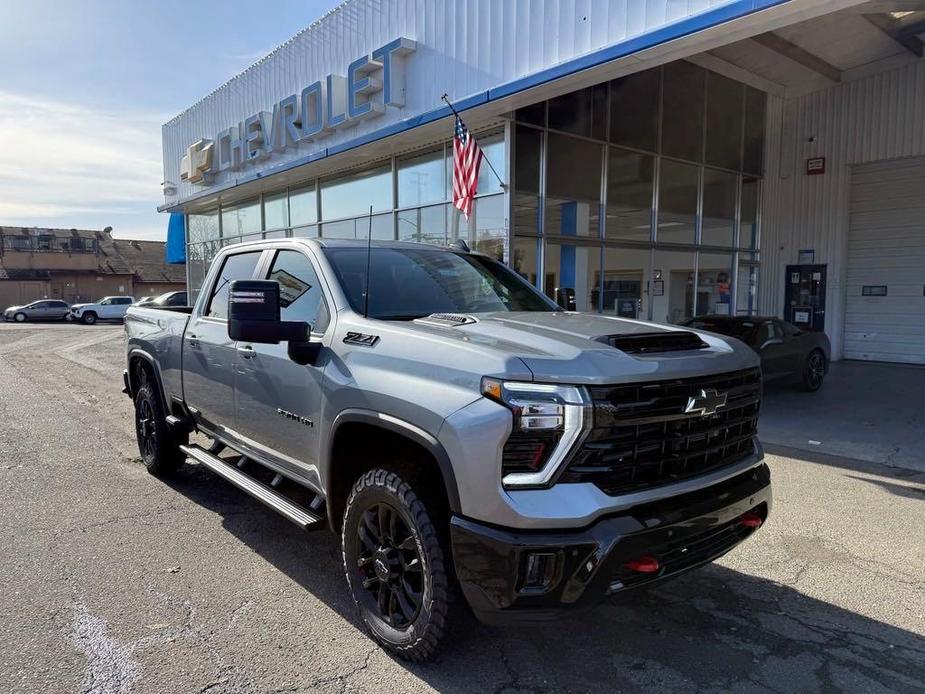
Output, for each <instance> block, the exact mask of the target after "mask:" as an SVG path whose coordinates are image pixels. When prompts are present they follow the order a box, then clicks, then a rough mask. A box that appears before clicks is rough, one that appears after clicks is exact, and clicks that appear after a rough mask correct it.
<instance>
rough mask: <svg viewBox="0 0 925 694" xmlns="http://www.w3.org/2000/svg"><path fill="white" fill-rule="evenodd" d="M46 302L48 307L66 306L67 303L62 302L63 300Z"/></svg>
mask: <svg viewBox="0 0 925 694" xmlns="http://www.w3.org/2000/svg"><path fill="white" fill-rule="evenodd" d="M48 304H49V307H50V308H66V307H67V304H66V303H64V302H63V301H49V302H48Z"/></svg>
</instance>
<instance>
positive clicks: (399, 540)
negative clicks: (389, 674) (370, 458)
mask: <svg viewBox="0 0 925 694" xmlns="http://www.w3.org/2000/svg"><path fill="white" fill-rule="evenodd" d="M341 549H342V554H343V559H344V572H345V574H346V576H347V585H348V586H349V588H350V592H351V594H352V596H353V600H354V602H355V603H356V606H357V610H358V611H359V614H360V618H361V619H362V620H363V622H364V623H365V624H366V627H367V628H368V629H369V631H370V632H371V633H372V635H373V638H375V639H376V641H378V642H379V643H380V644H381V645H382V646H383V647H385V648H386V649H387V650H389V651H391V652H393V653H395V654H396V655H397V656H399V657H400V658H404V659H406V660H413V661H417V662H421V661H424V660H428V659H430V658H431V657H432V656H433V655H434V654H435V653H436V652H437V650H438V647H439V645H440V641H441V639H442V638H443V633H444V629H445V627H446V622H447V613H448V611H449V609H450V600H449V594H450V586H449V579H448V577H447V571H446V568H445V567H446V565H445V561H446V559H445V557H446V556H447V554H446V553H445V550H444V547H443V546H442V544H441V542H440V539H439V535H438V533H437V530H436V528H435V527H434V523H433V520H432V517H431V515H430V513H429V512H428V509H427V508H426V507H425V505H424V503H423V502H422V501H421V499H420V498H419V497H418V495H417V494H416V493H415V491H414V489H413V488H412V486H411V484H409V483H408V482H407V481H405V480H404V479H402V477H400V476H399V474H398V473H396V472H392V471H390V470H385V469H382V468H379V469H375V470H371V471H369V472H367V473H365V474H364V475H363V476H362V477H360V479H359V480H357V482H356V484H355V485H354V486H353V490H352V491H351V493H350V498H349V499H348V500H347V507H346V510H345V512H344V523H343V526H342V530H341Z"/></svg>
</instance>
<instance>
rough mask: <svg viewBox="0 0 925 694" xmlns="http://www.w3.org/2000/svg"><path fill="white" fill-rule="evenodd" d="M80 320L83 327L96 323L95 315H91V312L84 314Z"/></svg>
mask: <svg viewBox="0 0 925 694" xmlns="http://www.w3.org/2000/svg"><path fill="white" fill-rule="evenodd" d="M80 320H81V321H82V322H83V324H84V325H93V324H94V323H96V314H95V313H93V311H87V312H86V313H85V314H83V316H81V318H80Z"/></svg>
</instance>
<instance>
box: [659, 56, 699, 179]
mask: <svg viewBox="0 0 925 694" xmlns="http://www.w3.org/2000/svg"><path fill="white" fill-rule="evenodd" d="M663 70H664V72H663V76H662V79H663V80H664V81H665V87H664V93H663V97H662V100H663V104H662V154H667V155H668V156H670V157H678V158H679V159H688V160H690V161H703V109H704V98H703V97H704V93H703V92H704V79H705V77H706V71H705V70H704V69H703V68H701V67H698V66H697V65H693V64H691V63H688V62H685V61H683V60H678V61H676V62H673V63H668V64H667V65H665V66H664V68H663Z"/></svg>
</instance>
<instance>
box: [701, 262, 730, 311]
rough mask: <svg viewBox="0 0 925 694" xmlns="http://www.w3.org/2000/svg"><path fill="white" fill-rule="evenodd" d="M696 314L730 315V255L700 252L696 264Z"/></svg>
mask: <svg viewBox="0 0 925 694" xmlns="http://www.w3.org/2000/svg"><path fill="white" fill-rule="evenodd" d="M694 311H695V313H694V315H697V316H729V315H732V255H731V254H728V253H703V252H701V253H700V258H699V261H698V264H697V303H696V306H695V309H694Z"/></svg>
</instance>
